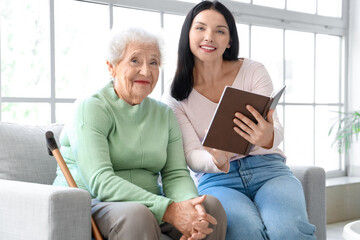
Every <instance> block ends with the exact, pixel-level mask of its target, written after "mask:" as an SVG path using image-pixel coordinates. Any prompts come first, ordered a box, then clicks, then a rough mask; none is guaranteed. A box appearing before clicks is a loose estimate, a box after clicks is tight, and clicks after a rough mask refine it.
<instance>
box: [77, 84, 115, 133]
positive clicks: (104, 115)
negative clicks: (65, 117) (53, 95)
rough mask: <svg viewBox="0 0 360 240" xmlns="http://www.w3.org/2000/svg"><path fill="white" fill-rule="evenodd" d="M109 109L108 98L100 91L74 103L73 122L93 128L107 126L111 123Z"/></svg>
mask: <svg viewBox="0 0 360 240" xmlns="http://www.w3.org/2000/svg"><path fill="white" fill-rule="evenodd" d="M110 108H111V106H110V103H109V100H108V98H106V97H105V96H104V93H103V92H102V91H101V90H100V91H98V92H97V93H95V94H93V95H91V96H88V97H85V98H81V99H78V100H76V101H75V121H76V122H78V123H85V124H90V125H94V126H96V125H98V124H101V123H104V124H109V123H110V122H111V121H112V120H111V119H112V117H111V110H110ZM109 121H110V122H109Z"/></svg>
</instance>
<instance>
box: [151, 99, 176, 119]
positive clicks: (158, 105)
mask: <svg viewBox="0 0 360 240" xmlns="http://www.w3.org/2000/svg"><path fill="white" fill-rule="evenodd" d="M145 101H147V103H146V105H147V108H149V109H148V110H149V111H154V112H157V113H162V114H166V115H168V114H171V112H172V109H171V108H170V106H169V105H168V104H167V103H165V102H162V101H159V100H156V99H153V98H151V97H147V98H145Z"/></svg>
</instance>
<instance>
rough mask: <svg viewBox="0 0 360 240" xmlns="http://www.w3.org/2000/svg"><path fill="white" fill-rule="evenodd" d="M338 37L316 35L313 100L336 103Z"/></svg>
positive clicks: (339, 42) (338, 61)
mask: <svg viewBox="0 0 360 240" xmlns="http://www.w3.org/2000/svg"><path fill="white" fill-rule="evenodd" d="M340 44H341V41H340V37H337V36H330V35H324V34H317V35H316V69H315V71H316V75H315V101H316V102H317V103H338V102H339V101H340V99H339V87H340V81H339V79H340V64H341V59H340V50H341V45H340Z"/></svg>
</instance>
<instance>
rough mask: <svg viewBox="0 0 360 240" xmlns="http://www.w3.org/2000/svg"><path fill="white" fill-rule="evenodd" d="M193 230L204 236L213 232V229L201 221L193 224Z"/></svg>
mask: <svg viewBox="0 0 360 240" xmlns="http://www.w3.org/2000/svg"><path fill="white" fill-rule="evenodd" d="M193 228H194V229H195V230H197V231H198V232H202V233H205V234H210V233H212V232H213V229H212V228H210V227H209V223H208V222H207V221H204V220H202V221H201V222H195V223H193Z"/></svg>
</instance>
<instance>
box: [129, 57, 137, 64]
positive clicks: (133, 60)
mask: <svg viewBox="0 0 360 240" xmlns="http://www.w3.org/2000/svg"><path fill="white" fill-rule="evenodd" d="M130 62H132V63H138V62H139V61H138V60H137V59H136V58H132V59H131V60H130Z"/></svg>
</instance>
